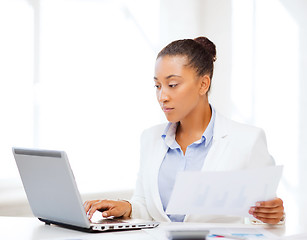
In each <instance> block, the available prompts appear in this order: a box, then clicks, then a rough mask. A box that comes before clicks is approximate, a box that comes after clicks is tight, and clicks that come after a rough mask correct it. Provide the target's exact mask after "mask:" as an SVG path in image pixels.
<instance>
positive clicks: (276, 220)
mask: <svg viewBox="0 0 307 240" xmlns="http://www.w3.org/2000/svg"><path fill="white" fill-rule="evenodd" d="M257 219H258V220H260V221H262V222H263V223H268V224H277V223H279V221H280V219H277V218H263V217H257Z"/></svg>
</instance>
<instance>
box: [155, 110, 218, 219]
mask: <svg viewBox="0 0 307 240" xmlns="http://www.w3.org/2000/svg"><path fill="white" fill-rule="evenodd" d="M211 109H212V116H211V120H210V122H209V124H208V126H207V128H206V130H205V131H204V133H203V135H202V136H201V139H199V140H198V141H195V142H194V143H192V144H191V145H189V146H188V147H187V149H186V152H185V155H184V154H183V151H182V150H181V147H180V145H179V144H178V143H177V141H176V129H177V126H178V123H168V125H167V126H166V128H165V130H164V133H163V134H162V136H161V137H162V138H163V140H164V142H165V144H166V145H167V146H168V147H169V149H168V151H167V153H166V155H165V157H164V159H163V162H162V164H161V166H160V170H159V177H158V185H159V193H160V198H161V202H162V205H163V209H164V211H165V209H166V207H167V205H168V202H169V199H170V196H171V193H172V191H173V187H174V184H175V179H176V175H177V173H178V172H182V171H200V170H201V169H202V166H203V164H204V161H205V158H206V156H207V154H208V152H209V149H210V147H211V145H212V138H213V127H214V121H215V110H214V108H213V107H211ZM168 217H169V218H170V220H171V221H172V222H183V220H184V217H185V215H168Z"/></svg>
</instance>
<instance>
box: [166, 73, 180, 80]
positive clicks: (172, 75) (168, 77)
mask: <svg viewBox="0 0 307 240" xmlns="http://www.w3.org/2000/svg"><path fill="white" fill-rule="evenodd" d="M172 77H179V78H182V77H181V76H179V75H175V74H171V75H169V76H167V77H166V79H170V78H172Z"/></svg>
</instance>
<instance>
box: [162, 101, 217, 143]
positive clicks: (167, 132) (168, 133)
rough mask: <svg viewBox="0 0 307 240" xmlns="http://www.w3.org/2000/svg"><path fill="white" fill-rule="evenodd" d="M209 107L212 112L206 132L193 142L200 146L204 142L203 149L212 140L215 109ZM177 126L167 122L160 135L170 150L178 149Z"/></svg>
mask: <svg viewBox="0 0 307 240" xmlns="http://www.w3.org/2000/svg"><path fill="white" fill-rule="evenodd" d="M210 107H211V111H212V115H211V119H210V122H209V124H208V126H207V128H206V130H205V131H204V133H203V134H202V136H201V139H199V140H197V141H196V142H194V143H195V144H201V143H203V142H204V141H205V147H207V146H208V145H209V143H210V142H211V140H212V138H213V129H214V122H215V109H214V108H213V107H212V106H211V105H210ZM177 126H178V122H176V123H172V122H169V123H168V124H167V126H166V128H165V129H164V131H163V133H162V135H161V137H162V139H163V140H164V142H165V144H166V145H167V146H168V147H169V148H171V149H175V148H180V146H179V145H178V143H177V142H176V130H177Z"/></svg>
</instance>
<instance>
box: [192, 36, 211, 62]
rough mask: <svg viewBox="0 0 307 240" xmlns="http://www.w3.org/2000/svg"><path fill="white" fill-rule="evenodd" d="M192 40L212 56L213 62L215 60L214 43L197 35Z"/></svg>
mask: <svg viewBox="0 0 307 240" xmlns="http://www.w3.org/2000/svg"><path fill="white" fill-rule="evenodd" d="M194 41H195V42H197V43H199V44H201V45H202V46H203V47H204V48H205V49H206V51H207V52H208V53H209V54H210V55H211V56H212V61H213V62H215V60H216V48H215V44H214V43H213V42H211V41H210V40H209V39H208V38H206V37H197V38H194Z"/></svg>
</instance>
